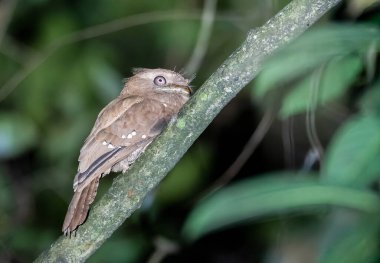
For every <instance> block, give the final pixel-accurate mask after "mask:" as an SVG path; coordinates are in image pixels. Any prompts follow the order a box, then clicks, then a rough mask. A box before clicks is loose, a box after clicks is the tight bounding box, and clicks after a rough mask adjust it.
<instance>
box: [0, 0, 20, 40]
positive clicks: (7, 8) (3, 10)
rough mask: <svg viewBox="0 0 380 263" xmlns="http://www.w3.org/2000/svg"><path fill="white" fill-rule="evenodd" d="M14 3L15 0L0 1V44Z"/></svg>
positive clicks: (14, 5)
mask: <svg viewBox="0 0 380 263" xmlns="http://www.w3.org/2000/svg"><path fill="white" fill-rule="evenodd" d="M16 3H17V1H16V0H3V1H1V2H0V44H1V42H2V41H3V37H4V35H5V31H7V27H8V24H9V22H10V20H11V17H12V14H13V11H14V8H15V7H16Z"/></svg>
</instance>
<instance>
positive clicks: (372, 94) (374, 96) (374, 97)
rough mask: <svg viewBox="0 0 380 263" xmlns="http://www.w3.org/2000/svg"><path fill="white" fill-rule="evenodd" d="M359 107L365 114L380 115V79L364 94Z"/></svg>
mask: <svg viewBox="0 0 380 263" xmlns="http://www.w3.org/2000/svg"><path fill="white" fill-rule="evenodd" d="M358 105H359V107H360V109H361V110H362V111H363V112H365V113H369V114H372V113H374V114H377V115H380V79H379V80H377V81H376V83H375V84H374V85H373V86H372V87H371V88H370V89H369V90H368V91H367V92H366V93H364V95H363V96H362V97H361V98H360V100H359V102H358Z"/></svg>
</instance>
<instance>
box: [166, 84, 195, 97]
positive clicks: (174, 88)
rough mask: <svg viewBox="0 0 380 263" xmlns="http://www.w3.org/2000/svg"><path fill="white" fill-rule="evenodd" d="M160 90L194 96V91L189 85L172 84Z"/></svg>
mask: <svg viewBox="0 0 380 263" xmlns="http://www.w3.org/2000/svg"><path fill="white" fill-rule="evenodd" d="M160 90H162V91H165V92H169V93H182V94H185V95H187V96H190V95H191V94H193V90H192V89H191V87H190V86H189V85H178V84H172V85H170V86H168V87H160Z"/></svg>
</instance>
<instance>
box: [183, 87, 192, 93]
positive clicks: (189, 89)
mask: <svg viewBox="0 0 380 263" xmlns="http://www.w3.org/2000/svg"><path fill="white" fill-rule="evenodd" d="M184 88H185V89H186V91H187V93H189V95H192V94H193V89H192V88H191V87H190V86H185V87H184Z"/></svg>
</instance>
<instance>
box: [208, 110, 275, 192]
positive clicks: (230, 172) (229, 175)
mask: <svg viewBox="0 0 380 263" xmlns="http://www.w3.org/2000/svg"><path fill="white" fill-rule="evenodd" d="M276 113H277V112H276V111H275V110H274V109H272V108H269V109H268V110H267V111H266V112H265V114H264V116H263V117H262V119H261V121H260V123H259V124H258V125H257V128H256V130H255V131H254V132H253V133H252V135H251V137H250V138H249V140H248V142H247V144H246V145H245V146H244V148H243V151H242V152H241V153H240V154H239V156H238V157H237V158H236V160H235V161H234V162H233V163H232V164H231V165H230V167H228V169H227V170H226V171H225V172H224V173H223V174H222V176H220V177H219V178H218V180H216V181H215V183H214V184H213V185H212V186H211V187H210V188H209V189H207V190H206V191H205V192H204V194H201V197H202V196H204V195H208V194H210V193H212V192H214V191H216V190H218V189H219V188H222V187H223V186H224V185H226V184H228V183H229V182H230V181H231V180H232V179H233V178H234V177H235V176H236V175H237V174H238V173H239V172H240V170H241V168H243V166H244V164H245V163H246V162H247V161H248V159H249V157H251V155H252V154H253V152H254V151H255V150H256V148H257V146H259V144H260V142H261V141H262V140H263V138H264V136H265V135H266V134H267V132H268V130H269V128H270V126H271V125H272V123H273V120H274V118H275V115H276Z"/></svg>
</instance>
